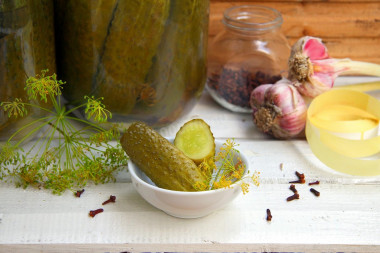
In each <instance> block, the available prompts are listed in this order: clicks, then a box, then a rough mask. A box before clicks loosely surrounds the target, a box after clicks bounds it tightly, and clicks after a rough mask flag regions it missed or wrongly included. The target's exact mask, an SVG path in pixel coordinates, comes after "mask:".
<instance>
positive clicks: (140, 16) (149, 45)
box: [55, 0, 209, 127]
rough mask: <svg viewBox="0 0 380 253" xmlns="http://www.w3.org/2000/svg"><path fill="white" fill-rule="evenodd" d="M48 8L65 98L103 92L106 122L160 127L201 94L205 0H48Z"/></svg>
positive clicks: (76, 99)
mask: <svg viewBox="0 0 380 253" xmlns="http://www.w3.org/2000/svg"><path fill="white" fill-rule="evenodd" d="M55 9H56V34H57V63H58V75H59V77H60V79H62V80H64V81H66V82H67V85H66V87H65V88H64V97H65V98H66V100H68V102H69V103H71V104H74V105H75V104H78V103H81V102H82V101H83V97H84V96H85V95H89V96H94V97H95V98H99V97H103V98H104V100H103V102H104V104H105V105H106V108H107V109H109V110H110V111H111V112H112V114H113V117H112V119H111V121H113V122H118V123H123V122H125V123H127V124H128V122H131V121H135V120H139V121H144V122H146V123H148V124H150V125H151V126H153V127H161V126H165V125H167V124H169V123H171V122H173V121H174V120H176V119H177V118H178V117H180V116H181V115H183V114H184V113H185V112H187V111H189V110H190V109H191V108H192V107H193V105H194V104H195V102H196V100H197V98H198V97H199V96H200V95H201V93H202V90H203V88H204V85H205V82H206V51H207V50H206V49H207V38H208V13H209V11H208V10H209V1H208V0H207V1H205V0H201V1H200V0H146V1H145V0H144V1H137V0H123V1H117V0H80V1H78V0H56V1H55Z"/></svg>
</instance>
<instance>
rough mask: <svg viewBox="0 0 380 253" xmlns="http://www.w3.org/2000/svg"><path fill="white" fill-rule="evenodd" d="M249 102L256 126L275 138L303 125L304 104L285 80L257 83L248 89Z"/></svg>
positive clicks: (291, 133) (287, 135) (288, 135)
mask: <svg viewBox="0 0 380 253" xmlns="http://www.w3.org/2000/svg"><path fill="white" fill-rule="evenodd" d="M250 105H251V107H252V109H253V114H252V116H253V122H254V123H255V125H256V127H257V128H258V129H260V130H261V131H262V132H264V133H267V134H269V135H271V136H273V137H275V138H278V139H289V138H292V137H295V136H297V135H299V134H300V133H301V132H302V131H303V129H304V128H305V123H306V110H307V106H306V103H305V101H304V100H303V98H302V96H301V95H300V94H299V92H298V91H297V89H296V88H295V87H294V86H293V84H292V83H291V82H290V81H289V80H284V79H283V80H280V81H278V82H277V83H275V84H265V85H260V86H259V87H257V88H256V89H254V90H253V91H252V93H251V98H250Z"/></svg>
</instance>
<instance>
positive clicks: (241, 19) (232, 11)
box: [222, 5, 283, 31]
mask: <svg viewBox="0 0 380 253" xmlns="http://www.w3.org/2000/svg"><path fill="white" fill-rule="evenodd" d="M252 20H256V21H255V22H252ZM257 20H260V21H257ZM222 22H223V23H224V24H225V25H226V26H227V27H230V28H233V29H236V30H244V31H267V30H272V29H274V28H277V27H280V26H281V25H282V22H283V18H282V15H281V13H280V12H279V11H278V10H276V9H274V8H271V7H267V6H260V5H240V6H234V7H231V8H228V9H226V10H225V11H224V15H223V20H222Z"/></svg>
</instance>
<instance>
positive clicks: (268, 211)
mask: <svg viewBox="0 0 380 253" xmlns="http://www.w3.org/2000/svg"><path fill="white" fill-rule="evenodd" d="M271 220H272V213H271V211H270V209H267V221H271Z"/></svg>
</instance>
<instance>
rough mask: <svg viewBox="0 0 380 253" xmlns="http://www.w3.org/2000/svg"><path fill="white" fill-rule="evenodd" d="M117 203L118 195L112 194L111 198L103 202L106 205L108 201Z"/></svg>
mask: <svg viewBox="0 0 380 253" xmlns="http://www.w3.org/2000/svg"><path fill="white" fill-rule="evenodd" d="M111 202H112V203H115V202H116V196H112V195H111V196H110V198H109V199H107V200H106V201H104V202H103V203H102V205H103V206H104V205H106V204H108V203H111Z"/></svg>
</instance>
